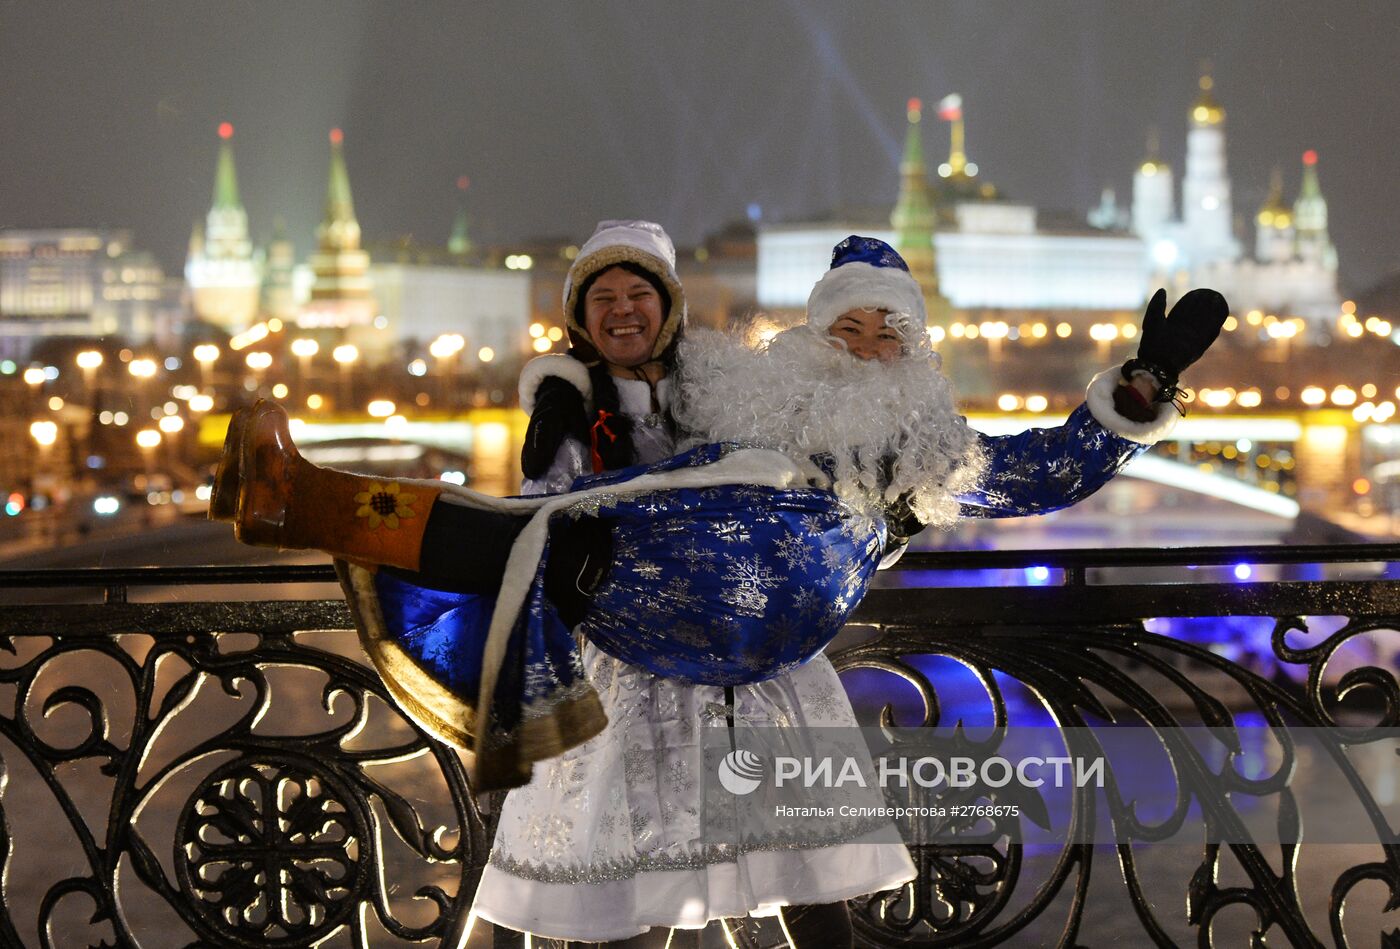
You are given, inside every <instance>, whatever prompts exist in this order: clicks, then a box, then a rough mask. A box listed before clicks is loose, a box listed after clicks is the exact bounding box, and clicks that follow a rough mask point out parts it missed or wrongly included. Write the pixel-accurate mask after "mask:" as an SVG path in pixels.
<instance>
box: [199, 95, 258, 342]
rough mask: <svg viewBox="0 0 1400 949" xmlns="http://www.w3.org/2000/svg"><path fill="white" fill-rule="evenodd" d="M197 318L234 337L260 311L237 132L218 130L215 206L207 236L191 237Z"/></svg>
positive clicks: (207, 220) (224, 125)
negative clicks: (235, 149) (237, 158)
mask: <svg viewBox="0 0 1400 949" xmlns="http://www.w3.org/2000/svg"><path fill="white" fill-rule="evenodd" d="M185 279H186V281H187V282H188V283H189V286H190V290H191V295H192V299H193V305H194V311H195V315H196V316H198V317H199V318H200V319H201V320H205V321H207V322H210V323H214V324H216V325H218V326H221V327H223V328H224V329H226V330H228V331H229V332H231V333H237V332H239V331H241V330H243V329H245V328H247V326H248V325H249V324H250V323H252V322H253V318H254V317H255V316H256V315H257V309H258V284H259V276H258V268H257V264H256V262H255V261H254V259H253V242H252V241H251V240H250V239H249V237H248V212H247V211H245V210H244V209H243V202H242V200H241V199H240V198H239V196H238V175H237V173H236V172H235V171H234V166H233V126H232V125H231V124H229V123H228V122H222V123H220V124H219V158H218V164H217V166H216V169H215V172H214V200H213V203H212V204H211V206H210V208H209V213H208V215H206V217H205V224H204V233H203V234H199V233H198V225H196V234H194V235H191V237H190V249H189V257H188V258H187V259H186V261H185Z"/></svg>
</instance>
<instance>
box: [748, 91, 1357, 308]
mask: <svg viewBox="0 0 1400 949" xmlns="http://www.w3.org/2000/svg"><path fill="white" fill-rule="evenodd" d="M1212 87H1213V83H1212V81H1211V79H1210V77H1205V78H1203V79H1202V80H1201V94H1200V98H1199V99H1197V101H1196V102H1195V103H1194V104H1193V106H1192V107H1191V110H1190V113H1189V116H1190V122H1191V127H1190V129H1189V131H1188V133H1187V155H1186V173H1185V175H1184V177H1183V179H1182V181H1181V196H1182V209H1183V210H1182V214H1181V216H1180V217H1178V216H1177V214H1176V185H1175V180H1174V178H1173V175H1172V169H1171V167H1170V166H1169V165H1167V164H1166V163H1165V162H1163V161H1161V160H1160V159H1159V158H1158V157H1157V155H1156V147H1155V145H1154V146H1153V147H1152V148H1151V153H1150V155H1149V157H1148V159H1147V160H1146V161H1144V162H1143V163H1142V164H1141V165H1140V166H1139V167H1138V169H1137V170H1136V172H1135V174H1134V176H1133V193H1132V204H1131V207H1130V208H1129V209H1128V211H1127V213H1126V214H1124V213H1123V212H1121V211H1119V209H1118V208H1117V207H1116V205H1115V204H1114V203H1113V201H1112V199H1111V195H1110V194H1109V193H1107V192H1106V193H1105V199H1104V201H1103V203H1101V204H1100V206H1099V207H1098V208H1095V209H1094V210H1093V211H1091V212H1090V213H1089V214H1088V215H1085V216H1082V217H1081V216H1075V217H1073V218H1069V219H1065V218H1063V217H1057V216H1055V215H1051V214H1047V213H1044V212H1039V211H1037V209H1036V208H1034V207H1032V206H1031V205H1027V204H1019V203H1015V202H1011V201H1006V200H1002V199H1001V198H1000V197H999V196H998V194H997V191H996V189H995V188H994V187H992V186H991V185H989V184H987V183H986V182H984V181H981V180H980V179H978V178H977V166H976V165H975V164H973V163H972V162H969V161H968V160H967V157H966V154H965V150H964V143H963V116H962V103H961V101H960V100H959V99H958V98H957V97H955V96H950V97H948V98H946V99H944V100H943V102H942V103H940V106H939V112H938V114H939V117H940V118H942V119H944V120H946V121H948V122H950V123H951V128H952V141H951V148H950V153H949V158H948V161H947V162H944V163H942V164H941V165H940V166H939V168H938V175H939V177H938V179H934V183H933V186H932V187H930V184H929V180H928V178H927V177H926V176H925V174H924V172H923V157H922V145H921V144H920V141H919V120H920V109H919V108H918V102H917V100H911V102H910V107H909V114H908V119H909V126H908V136H907V138H906V141H905V148H904V155H903V159H902V161H901V163H900V192H899V197H898V199H897V201H896V203H895V205H894V209H893V213H892V214H891V215H890V218H889V220H888V222H886V221H881V220H879V219H878V218H876V217H874V216H871V215H849V214H847V215H836V216H833V217H831V218H828V219H827V220H822V221H807V222H798V223H790V224H765V225H764V226H763V227H762V228H761V229H760V231H759V235H758V264H757V268H758V303H759V306H761V307H763V308H764V309H767V310H792V309H798V308H801V307H802V306H804V305H805V303H806V300H807V294H808V293H810V292H811V288H812V285H813V284H814V283H815V282H816V280H817V279H818V278H819V277H821V275H822V274H823V273H824V272H825V271H826V269H827V266H828V264H829V262H830V253H831V247H832V246H833V245H834V244H835V243H836V242H837V241H839V240H841V239H842V238H844V237H845V236H847V235H848V234H851V233H863V234H867V235H869V236H871V237H878V238H880V239H881V240H885V241H888V242H890V243H892V244H893V245H894V246H895V247H897V248H899V250H900V252H901V253H902V254H905V255H906V259H907V260H908V261H909V263H910V269H911V272H914V271H915V269H916V267H926V266H928V265H932V266H933V267H934V268H935V272H934V274H933V275H932V276H927V275H926V276H924V277H922V278H921V283H922V284H923V285H924V286H925V292H926V295H928V296H929V299H930V301H931V306H930V314H931V315H932V320H931V322H933V323H935V324H941V323H942V322H944V321H943V320H941V319H939V317H938V315H937V314H938V312H939V307H938V306H937V305H936V303H937V301H938V299H939V298H941V299H944V300H946V301H947V303H948V304H949V305H951V307H953V308H955V309H957V310H960V311H985V310H1008V311H1019V312H1027V313H1034V312H1035V311H1047V310H1050V311H1080V312H1084V313H1088V314H1092V313H1094V312H1103V311H1109V312H1115V311H1116V312H1138V311H1140V310H1141V308H1142V306H1143V303H1144V302H1145V300H1146V299H1147V297H1148V296H1149V295H1150V293H1151V291H1152V290H1153V289H1154V288H1155V287H1157V286H1163V285H1165V286H1169V287H1173V288H1174V290H1175V291H1176V292H1180V291H1182V290H1185V289H1187V288H1189V287H1192V286H1210V287H1216V288H1218V289H1219V290H1220V291H1221V292H1222V293H1224V294H1225V295H1226V297H1227V298H1229V300H1230V301H1231V303H1232V304H1233V305H1234V307H1235V309H1236V310H1237V311H1240V312H1244V311H1248V310H1255V309H1258V310H1261V311H1264V312H1268V313H1277V314H1281V315H1284V316H1289V317H1292V316H1297V317H1304V318H1309V319H1312V320H1322V319H1329V318H1335V317H1336V315H1337V313H1338V307H1339V305H1340V303H1341V300H1340V296H1339V295H1338V292H1337V254H1336V250H1335V249H1334V248H1333V246H1332V243H1331V240H1330V238H1329V236H1328V233H1327V204H1326V201H1325V200H1324V199H1323V196H1322V191H1321V187H1320V185H1319V182H1318V177H1317V155H1316V153H1315V152H1312V151H1309V152H1308V153H1307V154H1306V155H1305V156H1304V169H1303V182H1302V187H1301V190H1300V193H1299V196H1298V199H1297V201H1296V202H1295V203H1294V205H1293V207H1292V209H1291V211H1290V210H1289V209H1288V208H1287V206H1286V205H1284V204H1283V203H1282V192H1281V186H1280V190H1279V191H1278V193H1277V194H1275V195H1271V198H1270V202H1269V203H1268V204H1266V206H1265V208H1264V209H1263V210H1261V211H1260V214H1259V216H1258V218H1257V223H1258V226H1259V228H1260V233H1259V239H1258V240H1257V241H1256V255H1255V259H1249V258H1246V257H1245V256H1244V255H1243V251H1242V247H1241V244H1240V241H1239V240H1238V239H1237V238H1236V236H1235V234H1234V231H1233V224H1232V222H1233V210H1232V209H1233V204H1232V199H1231V181H1230V177H1229V175H1228V169H1227V165H1226V159H1225V110H1224V109H1223V108H1221V106H1220V105H1219V103H1217V102H1216V100H1215V98H1214V96H1213V94H1212ZM1091 222H1092V223H1091ZM935 293H936V294H937V295H938V297H935V296H934V294H935ZM1090 318H1092V317H1090Z"/></svg>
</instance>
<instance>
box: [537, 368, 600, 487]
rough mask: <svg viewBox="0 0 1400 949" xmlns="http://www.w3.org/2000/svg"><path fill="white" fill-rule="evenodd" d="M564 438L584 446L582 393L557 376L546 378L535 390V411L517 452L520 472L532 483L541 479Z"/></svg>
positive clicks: (585, 424)
mask: <svg viewBox="0 0 1400 949" xmlns="http://www.w3.org/2000/svg"><path fill="white" fill-rule="evenodd" d="M568 436H573V437H574V438H577V439H578V440H579V441H581V442H583V443H584V444H585V445H586V444H588V416H587V415H586V414H585V413H584V409H583V393H581V392H579V391H578V389H575V388H574V387H573V384H572V383H569V382H567V381H565V380H564V379H561V378H560V377H559V376H546V377H545V378H544V379H543V380H541V382H540V385H539V388H538V389H536V390H535V408H534V411H532V412H531V413H530V427H529V428H528V429H526V430H525V445H524V447H523V448H521V449H520V470H521V471H522V472H524V474H525V477H527V478H529V479H531V480H532V481H533V480H537V479H539V478H541V477H543V476H544V475H545V473H546V472H548V471H549V466H550V465H552V464H553V463H554V456H555V455H557V454H558V453H559V446H560V445H561V444H563V441H564V439H565V438H566V437H568Z"/></svg>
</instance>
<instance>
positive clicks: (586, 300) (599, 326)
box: [583, 267, 663, 369]
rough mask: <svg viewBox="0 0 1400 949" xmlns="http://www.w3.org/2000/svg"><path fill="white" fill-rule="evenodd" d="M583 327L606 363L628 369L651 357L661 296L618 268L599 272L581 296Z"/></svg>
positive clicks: (640, 279) (644, 279) (633, 275)
mask: <svg viewBox="0 0 1400 949" xmlns="http://www.w3.org/2000/svg"><path fill="white" fill-rule="evenodd" d="M583 312H584V324H583V326H584V329H585V330H587V331H588V338H589V339H591V340H592V341H593V345H594V346H595V347H596V348H597V350H598V354H599V355H600V356H602V357H603V361H604V362H606V363H608V364H609V365H610V366H616V367H620V368H623V369H631V368H634V367H636V366H640V365H642V364H643V363H645V362H647V361H648V360H650V359H651V351H652V347H654V346H655V345H656V337H657V335H658V334H659V333H660V332H661V319H662V316H663V314H662V312H661V295H660V294H658V293H657V292H656V288H655V287H653V286H652V285H651V282H650V281H648V280H647V279H646V278H645V277H640V276H638V275H637V274H634V273H632V272H631V271H629V270H625V269H624V268H622V267H610V268H608V269H607V270H604V271H603V272H602V273H600V274H599V275H598V276H597V277H596V278H595V279H594V280H593V283H592V285H591V286H590V287H589V288H588V292H587V293H586V294H584V297H583Z"/></svg>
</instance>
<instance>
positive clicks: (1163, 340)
mask: <svg viewBox="0 0 1400 949" xmlns="http://www.w3.org/2000/svg"><path fill="white" fill-rule="evenodd" d="M1229 315H1230V305H1229V304H1228V303H1226V302H1225V298H1224V297H1223V296H1221V295H1220V294H1218V293H1216V292H1215V291H1214V290H1192V291H1191V292H1190V293H1188V294H1186V296H1184V297H1182V298H1181V299H1180V300H1177V301H1176V306H1174V307H1172V311H1171V315H1167V291H1165V290H1158V291H1157V292H1156V293H1154V294H1153V295H1152V300H1151V302H1149V303H1148V304H1147V312H1146V313H1144V314H1143V316H1142V340H1141V342H1139V343H1138V352H1137V356H1136V357H1135V358H1133V359H1129V360H1128V361H1127V362H1126V363H1124V364H1123V378H1124V379H1128V380H1131V379H1132V377H1133V373H1135V372H1150V373H1151V374H1152V375H1153V376H1154V377H1155V378H1156V380H1157V384H1158V385H1159V386H1161V387H1162V391H1161V393H1159V394H1158V400H1159V401H1163V402H1165V401H1167V400H1169V399H1171V398H1172V397H1173V396H1174V395H1175V390H1176V384H1177V381H1178V379H1179V378H1180V377H1181V374H1182V372H1184V371H1185V370H1186V367H1187V366H1190V365H1191V364H1192V363H1194V362H1195V361H1196V360H1197V359H1200V358H1201V356H1203V355H1205V351H1206V350H1207V349H1209V348H1210V344H1211V343H1213V342H1215V338H1216V337H1217V336H1219V335H1220V327H1221V326H1223V325H1224V324H1225V318H1226V317H1227V316H1229Z"/></svg>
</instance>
